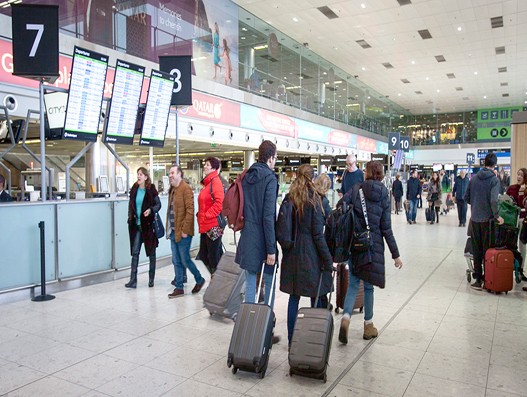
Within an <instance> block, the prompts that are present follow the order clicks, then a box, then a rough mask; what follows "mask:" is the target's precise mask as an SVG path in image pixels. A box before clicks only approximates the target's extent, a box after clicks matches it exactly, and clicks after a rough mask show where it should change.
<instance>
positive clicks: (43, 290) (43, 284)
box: [31, 191, 55, 302]
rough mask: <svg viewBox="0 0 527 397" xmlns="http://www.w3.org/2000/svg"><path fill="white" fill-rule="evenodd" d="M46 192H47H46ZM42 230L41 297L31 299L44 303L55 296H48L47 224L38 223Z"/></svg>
mask: <svg viewBox="0 0 527 397" xmlns="http://www.w3.org/2000/svg"><path fill="white" fill-rule="evenodd" d="M44 192H45V191H44ZM38 227H39V229H40V295H39V296H35V297H34V298H33V299H31V300H32V301H33V302H44V301H50V300H52V299H55V296H54V295H46V237H45V234H44V231H45V223H44V221H40V222H39V223H38Z"/></svg>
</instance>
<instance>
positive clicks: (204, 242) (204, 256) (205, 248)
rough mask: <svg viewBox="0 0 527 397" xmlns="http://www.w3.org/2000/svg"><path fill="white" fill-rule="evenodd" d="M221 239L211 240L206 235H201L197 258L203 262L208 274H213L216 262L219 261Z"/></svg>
mask: <svg viewBox="0 0 527 397" xmlns="http://www.w3.org/2000/svg"><path fill="white" fill-rule="evenodd" d="M221 239H222V237H218V238H217V239H216V240H212V239H211V238H210V237H209V236H207V233H201V235H200V242H199V254H198V258H199V259H200V260H202V261H203V263H204V264H205V266H206V267H207V269H208V270H209V272H210V274H214V272H215V271H216V267H217V266H218V262H219V261H220V258H221V255H222V254H223V249H222V246H221Z"/></svg>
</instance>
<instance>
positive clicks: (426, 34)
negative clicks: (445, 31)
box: [417, 29, 432, 40]
mask: <svg viewBox="0 0 527 397" xmlns="http://www.w3.org/2000/svg"><path fill="white" fill-rule="evenodd" d="M417 33H419V34H420V35H421V38H422V39H423V40H427V39H431V38H432V35H431V34H430V31H429V30H428V29H424V30H418V31H417Z"/></svg>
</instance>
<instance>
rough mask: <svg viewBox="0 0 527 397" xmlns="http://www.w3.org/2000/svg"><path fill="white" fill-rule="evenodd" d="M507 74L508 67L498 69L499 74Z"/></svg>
mask: <svg viewBox="0 0 527 397" xmlns="http://www.w3.org/2000/svg"><path fill="white" fill-rule="evenodd" d="M505 72H507V66H503V67H501V68H498V73H505Z"/></svg>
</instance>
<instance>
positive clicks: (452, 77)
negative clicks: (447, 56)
mask: <svg viewBox="0 0 527 397" xmlns="http://www.w3.org/2000/svg"><path fill="white" fill-rule="evenodd" d="M446 77H448V78H449V79H455V78H456V75H455V74H454V73H447V74H446Z"/></svg>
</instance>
